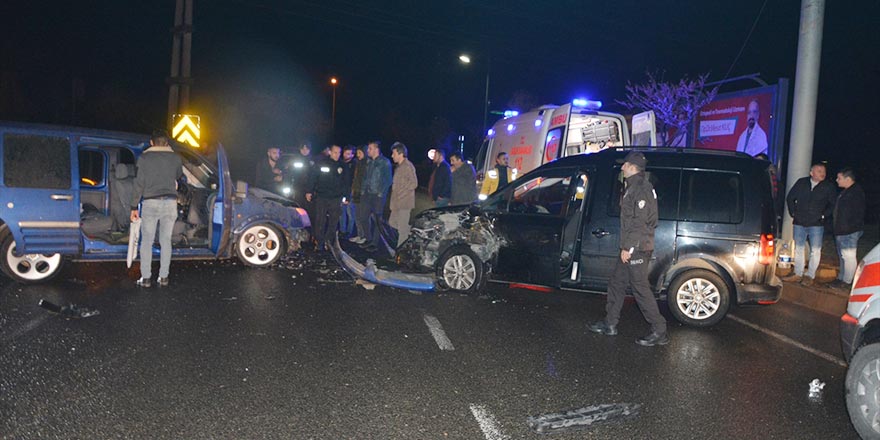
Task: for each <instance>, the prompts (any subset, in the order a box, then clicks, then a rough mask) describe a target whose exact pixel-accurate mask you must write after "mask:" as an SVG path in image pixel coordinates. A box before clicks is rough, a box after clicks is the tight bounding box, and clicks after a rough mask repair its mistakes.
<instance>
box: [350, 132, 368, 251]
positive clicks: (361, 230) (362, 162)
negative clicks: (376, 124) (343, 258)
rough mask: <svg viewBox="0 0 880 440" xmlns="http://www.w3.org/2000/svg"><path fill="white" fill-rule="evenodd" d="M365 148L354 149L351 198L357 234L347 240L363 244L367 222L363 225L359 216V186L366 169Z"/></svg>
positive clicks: (361, 183)
mask: <svg viewBox="0 0 880 440" xmlns="http://www.w3.org/2000/svg"><path fill="white" fill-rule="evenodd" d="M366 150H367V146H366V145H364V146H362V147H359V148H358V149H357V150H355V158H356V159H357V164H355V166H354V173H353V174H352V177H351V200H352V202H353V204H354V224H355V228H356V229H357V235H356V236H354V237H351V238H349V239H348V241H350V242H352V243H357V244H364V243H365V242H366V241H367V239H366V235H367V233H366V230H367V228H368V227H369V224H368V225H367V226H364V224H363V219H362V218H361V212H363V206H362V205H361V188H363V183H364V173H366V171H367V153H366Z"/></svg>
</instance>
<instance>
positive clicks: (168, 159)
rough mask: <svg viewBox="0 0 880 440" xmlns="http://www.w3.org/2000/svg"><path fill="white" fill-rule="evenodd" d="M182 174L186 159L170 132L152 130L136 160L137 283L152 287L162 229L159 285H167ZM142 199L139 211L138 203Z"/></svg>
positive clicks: (133, 219)
mask: <svg viewBox="0 0 880 440" xmlns="http://www.w3.org/2000/svg"><path fill="white" fill-rule="evenodd" d="M182 176H183V160H182V159H181V158H180V156H179V155H178V154H177V153H175V152H174V150H172V149H171V147H170V146H169V145H168V134H166V133H165V132H162V131H157V132H154V133H153V136H152V137H151V138H150V148H148V149H147V150H146V151H144V152H143V153H142V154H141V156H140V157H139V158H138V160H137V175H136V177H135V179H134V190H133V193H132V199H131V207H132V209H131V221H132V222H134V221H136V220H138V219H142V221H141V247H140V254H141V277H140V279H138V280H137V285H139V286H141V287H150V285H151V282H150V279H151V277H152V263H153V240H154V239H155V238H156V228H157V225H158V228H159V246H160V251H159V279H158V280H157V281H158V283H159V285H160V286H163V287H164V286H167V285H168V274H169V272H170V270H171V233H172V230H173V228H174V222H175V221H176V220H177V181H178V179H180V178H181V177H182ZM141 198H143V201H144V202H143V205H142V207H141V212H140V214H139V213H138V210H137V206H138V203H140V202H141Z"/></svg>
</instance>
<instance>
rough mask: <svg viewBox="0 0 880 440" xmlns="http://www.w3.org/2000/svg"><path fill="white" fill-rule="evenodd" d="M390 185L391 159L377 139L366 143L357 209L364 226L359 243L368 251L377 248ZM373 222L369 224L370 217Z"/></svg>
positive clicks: (373, 250)
mask: <svg viewBox="0 0 880 440" xmlns="http://www.w3.org/2000/svg"><path fill="white" fill-rule="evenodd" d="M390 187H391V161H389V160H388V158H387V157H385V156H383V155H382V151H381V150H380V149H379V141H373V142H370V143H369V144H367V165H366V167H365V169H364V181H363V183H362V184H361V206H360V208H361V209H359V210H358V215H359V216H360V219H361V221H360V224H361V225H363V226H364V232H363V234H364V235H363V237H364V239H365V242H364V243H362V244H361V246H364V247H366V248H367V250H368V251H370V252H375V251H377V250H378V249H379V240H381V239H382V238H381V237H380V234H379V228H380V227H381V225H380V224H379V222H381V221H382V217H383V216H384V214H385V200H386V199H387V197H388V189H389V188H390ZM371 218H372V219H374V220H375V222H374V224H373V225H372V227H371V226H370V219H371ZM359 234H360V233H359Z"/></svg>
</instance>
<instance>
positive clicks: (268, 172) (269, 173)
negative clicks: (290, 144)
mask: <svg viewBox="0 0 880 440" xmlns="http://www.w3.org/2000/svg"><path fill="white" fill-rule="evenodd" d="M266 156H267V157H265V158H263V159H262V160H260V161H259V162H257V178H256V182H257V188H262V189H265V190H266V191H272V192H274V193H276V194H282V191H281V190H282V186H283V185H284V176H283V174H282V172H281V167H280V166H279V164H278V159H279V158H280V157H281V149H280V148H276V147H272V148H269V149H268V150H266Z"/></svg>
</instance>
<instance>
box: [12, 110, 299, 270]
mask: <svg viewBox="0 0 880 440" xmlns="http://www.w3.org/2000/svg"><path fill="white" fill-rule="evenodd" d="M149 145H150V143H149V136H147V135H141V134H132V133H121V132H113V131H105V130H95V129H85V128H74V127H64V126H54V125H40V124H25V123H17V122H0V268H2V270H3V272H4V273H5V274H6V275H7V276H9V277H10V278H12V279H13V280H15V281H18V282H21V283H37V282H42V281H46V280H48V279H50V278H52V277H53V276H55V275H56V274H57V273H58V271H59V269H60V268H61V266H62V264H63V263H64V261H65V260H72V261H125V259H126V255H127V250H128V236H129V231H128V229H129V220H128V217H129V214H130V210H131V206H130V203H131V201H130V199H131V195H132V190H133V182H134V177H135V175H136V173H137V169H136V167H135V164H136V163H137V158H138V156H140V154H141V153H142V152H143V151H144V150H145V149H146V148H148V147H149ZM172 148H173V149H174V150H175V151H176V152H177V153H178V154H180V156H181V158H182V159H183V173H184V176H185V177H186V182H183V181H181V182H179V183H180V184H179V189H178V198H177V202H178V218H177V221H176V223H175V225H174V232H173V239H172V242H173V248H174V250H173V254H172V255H173V256H172V258H173V259H216V258H231V257H233V256H237V257H238V258H239V259H240V260H241V261H242V262H243V263H245V264H247V265H250V266H256V267H265V266H269V265H271V264H272V263H274V262H275V261H277V260H278V258H280V257H281V256H282V255H284V254H285V253H287V252H291V251H294V250H296V249H298V248H299V246H300V243H301V242H302V241H305V240H308V237H309V233H308V230H307V228H309V227H310V221H309V217H308V214H307V213H306V211H305V210H304V209H301V208H299V207H297V205H296V204H295V203H294V202H292V201H289V200H286V199H284V198H282V197H280V196H277V195H275V194H272V193H269V192H267V191H263V190H260V189H257V188H248V186H247V184H246V183H245V182H236V183H233V181H232V179H231V177H230V175H229V161H228V160H227V158H226V153H225V152H224V150H223V147H222V146H221V147H218V148H217V151H216V162H212V161H209V160H207V158H206V157H204V156H203V155H202V154H200V153H199V152H197V151H196V150H194V149H192V148H188V147H186V146H184V145H181V144H177V143H173V145H172ZM154 252H155V253H156V255H158V246H157V247H156V248H155V249H154Z"/></svg>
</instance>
